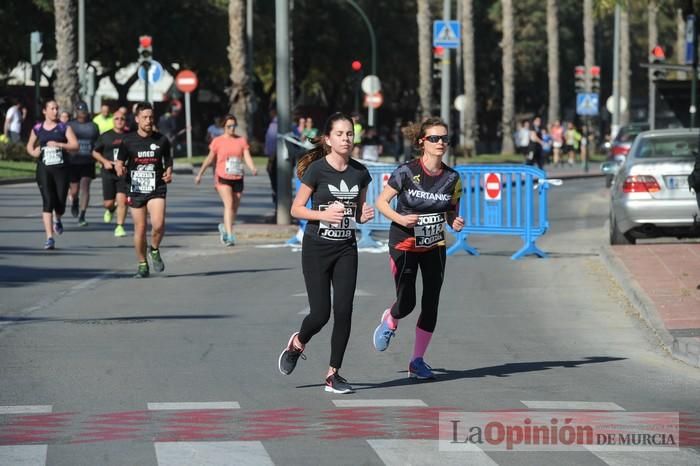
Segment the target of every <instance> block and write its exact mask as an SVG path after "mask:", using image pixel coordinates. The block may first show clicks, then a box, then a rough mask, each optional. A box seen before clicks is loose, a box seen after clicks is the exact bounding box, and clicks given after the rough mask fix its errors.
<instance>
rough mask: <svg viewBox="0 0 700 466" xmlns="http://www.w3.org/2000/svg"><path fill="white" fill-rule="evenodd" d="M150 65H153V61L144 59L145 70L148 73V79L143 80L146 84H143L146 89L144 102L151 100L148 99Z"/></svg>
mask: <svg viewBox="0 0 700 466" xmlns="http://www.w3.org/2000/svg"><path fill="white" fill-rule="evenodd" d="M150 65H151V62H150V61H148V60H144V61H143V71H144V74H145V75H146V79H144V80H143V82H144V84H143V89H144V93H143V99H144V102H150V101H149V100H148V81H149V79H148V71H149V70H148V69H149V68H150Z"/></svg>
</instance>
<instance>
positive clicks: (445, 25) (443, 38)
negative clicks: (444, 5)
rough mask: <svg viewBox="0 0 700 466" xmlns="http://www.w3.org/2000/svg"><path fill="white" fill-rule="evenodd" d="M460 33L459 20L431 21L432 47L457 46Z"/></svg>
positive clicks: (460, 36) (454, 47) (449, 47)
mask: <svg viewBox="0 0 700 466" xmlns="http://www.w3.org/2000/svg"><path fill="white" fill-rule="evenodd" d="M461 38H462V34H461V32H460V24H459V21H434V22H433V47H444V48H448V49H456V48H459V45H460V39H461Z"/></svg>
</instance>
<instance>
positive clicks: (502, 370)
mask: <svg viewBox="0 0 700 466" xmlns="http://www.w3.org/2000/svg"><path fill="white" fill-rule="evenodd" d="M625 359H627V358H614V357H605V356H590V357H587V358H584V359H581V360H578V361H535V362H515V363H508V364H501V365H500V366H489V367H480V368H477V369H466V370H451V369H445V368H433V372H435V379H433V380H416V379H409V378H408V377H406V375H402V377H401V378H400V379H394V380H387V381H386V382H380V383H362V382H351V384H352V386H353V388H354V389H355V391H357V392H359V391H363V390H373V389H378V388H392V387H402V386H406V385H415V384H419V383H439V382H451V381H453V380H460V379H475V378H479V377H510V376H511V375H514V374H520V373H526V372H540V371H547V370H550V369H556V368H561V367H564V368H572V369H574V368H579V367H580V366H583V365H586V364H600V363H606V362H615V361H623V360H625ZM401 373H402V374H406V371H401ZM320 386H322V384H315V385H301V386H298V387H297V388H309V387H320Z"/></svg>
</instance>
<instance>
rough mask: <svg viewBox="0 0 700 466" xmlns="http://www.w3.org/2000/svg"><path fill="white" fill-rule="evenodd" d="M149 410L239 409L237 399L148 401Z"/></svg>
mask: <svg viewBox="0 0 700 466" xmlns="http://www.w3.org/2000/svg"><path fill="white" fill-rule="evenodd" d="M148 409H149V410H150V411H167V410H189V409H241V405H240V404H238V402H237V401H215V402H206V401H204V402H188V403H148Z"/></svg>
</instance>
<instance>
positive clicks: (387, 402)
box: [333, 398, 428, 408]
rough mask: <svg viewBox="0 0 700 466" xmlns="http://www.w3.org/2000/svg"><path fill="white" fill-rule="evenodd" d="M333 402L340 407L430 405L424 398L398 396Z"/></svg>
mask: <svg viewBox="0 0 700 466" xmlns="http://www.w3.org/2000/svg"><path fill="white" fill-rule="evenodd" d="M333 404H334V405H336V406H337V407H338V408H392V407H411V406H419V407H426V406H428V405H427V404H425V403H424V402H423V401H422V400H402V399H398V398H393V399H392V398H386V399H379V400H333Z"/></svg>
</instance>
